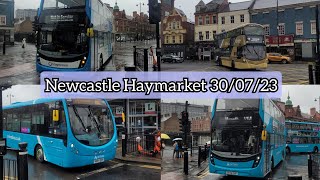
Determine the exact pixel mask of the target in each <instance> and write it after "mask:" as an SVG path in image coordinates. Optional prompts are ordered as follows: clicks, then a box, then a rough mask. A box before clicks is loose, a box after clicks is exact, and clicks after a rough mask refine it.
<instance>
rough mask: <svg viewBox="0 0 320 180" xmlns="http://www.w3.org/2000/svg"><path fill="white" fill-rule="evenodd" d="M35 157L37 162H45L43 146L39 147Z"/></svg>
mask: <svg viewBox="0 0 320 180" xmlns="http://www.w3.org/2000/svg"><path fill="white" fill-rule="evenodd" d="M35 157H36V159H37V161H39V162H41V163H42V162H44V154H43V149H42V147H41V145H37V147H36V150H35Z"/></svg>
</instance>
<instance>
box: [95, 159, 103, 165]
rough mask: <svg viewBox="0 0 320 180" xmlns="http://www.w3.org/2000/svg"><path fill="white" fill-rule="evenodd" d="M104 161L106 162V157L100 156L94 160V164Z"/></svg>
mask: <svg viewBox="0 0 320 180" xmlns="http://www.w3.org/2000/svg"><path fill="white" fill-rule="evenodd" d="M102 162H104V158H98V159H95V160H94V164H97V163H102Z"/></svg>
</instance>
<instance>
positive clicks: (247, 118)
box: [243, 116, 252, 121]
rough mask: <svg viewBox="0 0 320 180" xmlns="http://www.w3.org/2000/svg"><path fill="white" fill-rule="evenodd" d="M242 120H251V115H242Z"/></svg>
mask: <svg viewBox="0 0 320 180" xmlns="http://www.w3.org/2000/svg"><path fill="white" fill-rule="evenodd" d="M243 119H244V120H247V121H251V120H252V116H245V117H243Z"/></svg>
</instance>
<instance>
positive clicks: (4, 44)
mask: <svg viewBox="0 0 320 180" xmlns="http://www.w3.org/2000/svg"><path fill="white" fill-rule="evenodd" d="M2 52H3V55H5V54H6V42H5V41H3V47H2Z"/></svg>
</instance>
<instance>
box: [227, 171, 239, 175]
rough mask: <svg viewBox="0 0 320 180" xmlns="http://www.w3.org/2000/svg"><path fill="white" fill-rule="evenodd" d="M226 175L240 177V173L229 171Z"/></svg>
mask: <svg viewBox="0 0 320 180" xmlns="http://www.w3.org/2000/svg"><path fill="white" fill-rule="evenodd" d="M226 175H238V172H233V171H227V172H226Z"/></svg>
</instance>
